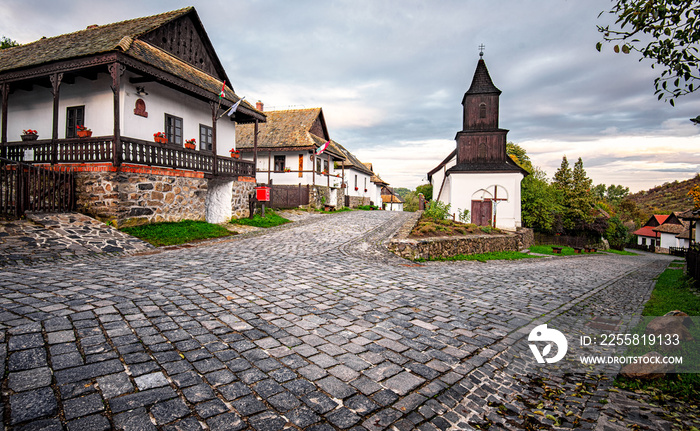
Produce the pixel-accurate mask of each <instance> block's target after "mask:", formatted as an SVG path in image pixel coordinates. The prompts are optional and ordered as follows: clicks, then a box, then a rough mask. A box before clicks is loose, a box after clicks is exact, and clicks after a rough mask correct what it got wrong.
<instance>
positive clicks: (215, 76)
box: [0, 7, 265, 121]
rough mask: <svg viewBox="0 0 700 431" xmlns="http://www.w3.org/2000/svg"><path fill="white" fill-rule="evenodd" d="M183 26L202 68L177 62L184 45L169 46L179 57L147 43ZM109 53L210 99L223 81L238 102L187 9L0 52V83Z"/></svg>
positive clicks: (95, 27)
mask: <svg viewBox="0 0 700 431" xmlns="http://www.w3.org/2000/svg"><path fill="white" fill-rule="evenodd" d="M183 23H187V24H188V25H189V26H190V28H193V29H195V34H196V37H197V39H198V40H197V42H198V44H194V43H193V42H192V41H190V42H189V43H190V46H189V47H187V49H189V50H190V51H188V52H187V53H188V54H190V55H192V52H195V53H196V54H197V56H198V57H197V58H199V57H202V58H206V60H207V61H206V63H205V62H204V61H203V60H202V64H200V63H198V62H196V61H192V62H186V61H183V59H182V58H179V56H180V57H185V56H186V55H185V42H182V43H181V44H180V45H178V44H175V45H177V46H182V47H183V50H182V51H178V52H180V54H178V55H179V56H178V55H175V54H174V53H173V52H168V51H166V50H165V49H162V48H161V47H159V46H157V45H158V43H159V42H153V41H154V40H157V39H158V37H160V36H158V37H157V36H156V35H158V34H160V33H158V31H159V30H161V31H162V30H163V28H164V27H165V28H167V26H168V25H170V26H177V25H183ZM152 42H153V43H152ZM193 45H194V46H193ZM193 50H194V51H193ZM197 50H201V52H199V51H197ZM110 53H121V54H123V55H125V56H128V57H131V58H133V59H136V60H139V61H140V62H142V63H145V64H146V65H148V66H152V67H154V68H156V69H158V70H160V71H163V72H166V73H167V74H170V75H172V76H175V77H177V78H179V79H181V80H184V81H185V82H188V83H189V84H192V85H195V86H196V87H199V88H200V89H202V90H205V91H206V92H208V93H213V95H218V94H219V93H220V92H221V88H222V85H223V82H224V81H226V83H227V85H226V91H225V98H226V100H228V101H229V102H231V103H235V102H237V101H238V100H239V99H240V98H239V97H238V96H236V94H235V92H234V90H233V88H232V87H231V85H230V81H229V80H228V78H227V76H226V72H225V71H224V68H223V66H222V65H221V62H220V61H219V59H218V57H217V56H216V53H215V52H214V49H213V47H212V46H211V42H210V41H209V38H208V36H207V35H206V31H205V30H204V27H203V26H202V23H201V21H200V20H199V17H198V15H197V12H196V11H195V9H194V8H193V7H186V8H183V9H178V10H174V11H170V12H165V13H161V14H158V15H153V16H148V17H143V18H136V19H131V20H127V21H121V22H116V23H112V24H106V25H91V26H89V27H88V28H86V29H84V30H80V31H76V32H74V33H68V34H64V35H60V36H55V37H49V38H46V37H44V38H41V39H39V40H37V41H35V42H32V43H28V44H25V45H20V46H17V47H12V48H7V49H3V50H0V79H1V78H2V76H3V74H8V73H9V74H16V73H17V71H22V73H25V72H24V71H26V70H32V69H33V68H38V67H41V66H44V65H51V64H62V63H61V62H65V61H72V60H84V59H89V58H92V57H96V56H100V55H103V54H110ZM193 63H197V64H193ZM198 66H202V67H198ZM205 69H206V70H205ZM241 106H242V107H244V108H245V109H241V110H242V111H247V112H248V113H250V112H255V113H256V117H257V118H259V119H261V120H262V121H264V118H265V117H264V114H262V113H261V112H260V111H257V110H256V109H255V108H254V107H252V106H251V105H250V104H249V103H247V101H245V100H244V101H243V102H242V103H241Z"/></svg>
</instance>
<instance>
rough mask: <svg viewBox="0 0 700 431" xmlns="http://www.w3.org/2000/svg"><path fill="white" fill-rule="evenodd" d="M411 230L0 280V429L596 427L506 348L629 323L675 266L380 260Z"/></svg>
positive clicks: (249, 244) (344, 229)
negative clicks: (531, 338)
mask: <svg viewBox="0 0 700 431" xmlns="http://www.w3.org/2000/svg"><path fill="white" fill-rule="evenodd" d="M407 217H408V214H402V213H391V212H381V211H372V212H364V211H354V212H347V213H341V214H335V215H331V216H324V217H314V218H307V219H305V220H302V221H299V222H295V223H293V224H290V225H284V226H279V227H277V228H273V229H270V230H268V231H266V233H264V234H254V235H251V236H247V237H246V236H242V237H234V239H228V240H226V241H221V242H212V243H208V244H207V245H205V246H199V247H193V248H181V249H177V250H170V251H164V252H160V253H157V254H144V255H116V256H114V257H110V258H109V259H99V260H97V259H74V260H66V261H61V262H60V264H54V263H51V262H45V263H35V264H31V265H29V264H20V265H8V266H4V267H0V325H1V327H0V359H1V360H2V363H3V364H4V367H5V370H6V373H5V379H4V380H3V386H2V388H3V391H2V402H3V403H2V415H0V416H1V417H2V418H3V423H4V426H5V427H6V429H8V430H24V429H43V430H54V429H55V430H58V429H67V430H106V429H112V428H114V429H127V430H142V429H143V430H147V429H164V430H176V429H179V430H190V429H192V430H198V429H212V430H240V429H255V430H278V429H283V428H287V429H303V430H336V429H356V430H380V429H399V430H408V429H421V430H435V429H450V428H451V429H477V428H476V427H481V429H483V427H484V425H485V424H487V423H488V424H490V425H491V426H492V428H491V429H501V428H508V429H525V427H526V426H528V425H531V422H532V423H535V422H536V423H537V424H538V426H543V427H548V429H556V428H558V426H557V422H555V421H552V420H551V419H549V418H548V416H547V417H546V415H549V416H553V417H555V419H558V418H559V416H554V415H558V414H559V413H557V412H560V411H561V410H562V409H563V408H570V409H574V407H571V406H570V404H573V401H576V402H577V403H578V405H577V406H576V407H575V409H576V410H575V411H573V410H572V415H571V416H578V417H579V420H578V421H577V422H575V427H576V428H580V429H592V428H595V426H596V422H597V420H598V418H599V416H600V409H602V408H603V404H601V403H599V402H598V401H599V400H600V399H603V397H605V393H606V392H605V387H604V384H601V383H600V382H598V381H596V382H590V383H589V382H587V381H586V382H583V383H585V384H586V385H587V386H586V388H587V389H588V390H587V392H588V393H590V394H592V395H585V396H583V397H575V398H576V399H575V400H570V401H571V402H569V399H568V398H566V399H565V400H564V401H566V402H564V401H556V400H552V402H551V403H549V399H550V398H552V397H546V395H547V394H548V393H547V390H548V389H545V388H543V387H542V384H541V382H542V381H544V379H538V377H537V376H534V377H533V376H531V375H529V374H528V373H529V370H527V369H525V368H524V365H522V364H521V363H520V362H519V359H518V358H517V357H516V355H515V354H514V352H513V351H514V350H516V349H515V348H514V346H515V345H516V344H517V342H518V341H519V340H522V338H523V337H526V336H527V333H528V332H529V330H530V329H531V327H532V323H533V322H539V321H546V320H547V319H548V318H553V317H554V316H557V315H559V314H561V313H563V312H567V311H576V312H578V311H582V312H585V311H586V310H593V309H595V311H596V312H605V313H606V314H615V313H626V312H636V311H638V310H639V308H640V306H641V304H643V303H644V300H645V299H646V297H647V296H648V294H649V291H650V288H651V278H653V277H654V276H655V275H656V274H658V273H659V272H660V271H662V270H663V268H664V267H665V266H666V265H667V263H668V262H669V261H670V260H671V259H670V258H668V257H664V256H657V255H650V254H643V255H639V256H617V255H591V256H576V257H571V258H564V257H558V258H551V259H527V260H521V261H512V262H505V261H503V262H490V263H486V264H483V263H478V262H452V263H442V262H435V263H428V264H424V265H415V264H412V263H410V262H407V261H405V260H402V259H399V258H397V257H395V256H393V255H391V254H389V253H388V252H386V251H385V250H383V249H382V247H381V245H382V243H383V242H384V241H385V240H386V239H387V237H388V235H390V234H391V233H392V232H394V231H396V230H397V229H398V228H399V227H400V226H401V224H402V222H403V221H404V220H405V219H406V218H407ZM548 378H550V379H551V380H550V381H549V383H547V384H546V385H545V386H546V387H558V386H560V387H562V388H564V389H565V390H571V391H573V390H575V389H576V387H577V386H576V383H582V382H574V381H571V382H569V381H566V379H565V378H563V377H557V376H556V375H553V376H549V377H548ZM538 385H539V387H538ZM579 392H580V391H579ZM518 395H520V398H518ZM575 395H576V394H575ZM577 395H579V396H580V395H581V394H580V393H579V394H577ZM538 398H539V399H540V400H539V401H538V402H543V403H544V402H545V401H546V403H544V404H543V406H542V407H539V405H536V404H534V403H533V399H534V400H537V399H538ZM557 403H560V404H562V405H561V406H560V405H559V404H557ZM536 409H539V410H543V411H542V412H541V413H543V415H541V416H540V415H539V414H535V413H532V412H534V411H535V410H536ZM547 409H549V410H547ZM545 411H546V413H545ZM550 412H551V413H552V414H550ZM530 413H532V414H530ZM569 417H570V416H569ZM533 421H534V422H533ZM547 421H550V422H547ZM567 424H569V425H568V426H567ZM559 425H561V426H562V427H568V428H569V429H570V428H572V426H574V422H573V421H571V422H566V423H560V424H559ZM528 429H536V428H532V427H531V428H528Z"/></svg>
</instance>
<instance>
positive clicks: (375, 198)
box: [365, 163, 389, 207]
mask: <svg viewBox="0 0 700 431" xmlns="http://www.w3.org/2000/svg"><path fill="white" fill-rule="evenodd" d="M365 166H367V168H369V170H370V171H372V173H373V175H372V178H370V182H371V183H372V184H373V186H374V187H373V191H372V192H371V193H370V197H371V203H372V204H373V205H377V206H380V207H381V205H380V202H381V203H383V202H384V200H383V199H382V189H383V188H384V187H386V186H388V185H389V183H387V182H386V181H384V180H383V179H381V178H380V177H379V175H377V174H376V173H374V167H373V165H372V164H371V163H365Z"/></svg>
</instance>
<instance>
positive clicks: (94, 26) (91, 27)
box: [86, 24, 99, 30]
mask: <svg viewBox="0 0 700 431" xmlns="http://www.w3.org/2000/svg"><path fill="white" fill-rule="evenodd" d="M97 27H99V26H98V25H97V24H92V25H89V26H87V28H86V29H87V30H92V29H93V28H97Z"/></svg>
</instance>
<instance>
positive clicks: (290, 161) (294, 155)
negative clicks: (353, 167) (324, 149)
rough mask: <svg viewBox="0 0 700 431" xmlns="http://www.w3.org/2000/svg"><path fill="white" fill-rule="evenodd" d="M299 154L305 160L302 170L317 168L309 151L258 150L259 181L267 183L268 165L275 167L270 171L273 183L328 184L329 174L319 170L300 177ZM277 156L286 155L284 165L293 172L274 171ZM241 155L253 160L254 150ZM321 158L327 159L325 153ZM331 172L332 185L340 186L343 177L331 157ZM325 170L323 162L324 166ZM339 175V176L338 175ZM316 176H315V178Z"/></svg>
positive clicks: (305, 173) (245, 158)
mask: <svg viewBox="0 0 700 431" xmlns="http://www.w3.org/2000/svg"><path fill="white" fill-rule="evenodd" d="M299 155H301V156H302V160H303V167H302V170H304V171H308V170H312V169H315V165H314V163H315V162H314V161H312V160H311V154H310V153H309V152H308V151H297V152H292V151H277V152H272V153H269V152H267V151H260V152H258V165H257V167H256V168H257V170H258V172H257V180H258V182H261V183H267V170H268V167H271V169H273V171H272V172H270V179H271V180H272V183H273V184H280V185H296V184H302V185H307V184H309V185H311V184H314V181H315V184H316V185H319V186H327V185H328V175H324V174H320V173H318V172H316V173H315V174H314V173H311V172H304V173H302V176H301V177H299ZM275 156H284V157H285V159H284V165H285V167H286V168H289V169H290V170H291V172H274V168H275ZM241 157H242V158H243V159H244V160H250V161H253V153H252V152H246V153H242V155H241ZM320 157H321V159H322V160H323V161H325V160H327V159H326V158H325V157H324V155H323V154H322V155H321V156H320ZM328 169H329V174H330V185H331V187H340V185H341V184H342V182H341V180H342V179H341V178H340V169H335V167H334V164H333V160H332V159H331V161H330V163H329V167H328ZM321 170H323V164H322V168H321ZM336 175H337V176H336ZM314 177H315V178H314Z"/></svg>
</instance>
